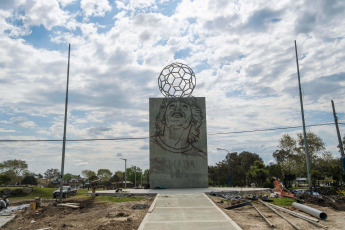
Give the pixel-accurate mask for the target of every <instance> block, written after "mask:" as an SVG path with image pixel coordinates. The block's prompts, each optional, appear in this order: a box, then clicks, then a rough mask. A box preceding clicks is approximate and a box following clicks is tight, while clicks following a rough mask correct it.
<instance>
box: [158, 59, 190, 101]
mask: <svg viewBox="0 0 345 230" xmlns="http://www.w3.org/2000/svg"><path fill="white" fill-rule="evenodd" d="M195 85H196V78H195V74H194V72H193V70H192V69H191V68H190V67H189V66H187V65H185V64H182V63H172V64H170V65H168V66H166V67H165V68H164V69H163V70H162V72H161V73H160V75H159V77H158V87H159V90H160V91H161V93H162V94H163V95H164V96H165V97H190V96H192V93H193V90H194V88H195Z"/></svg>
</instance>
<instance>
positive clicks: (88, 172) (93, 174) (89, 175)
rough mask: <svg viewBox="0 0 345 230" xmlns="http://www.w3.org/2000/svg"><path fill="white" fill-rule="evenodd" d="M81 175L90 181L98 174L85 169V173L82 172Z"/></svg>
mask: <svg viewBox="0 0 345 230" xmlns="http://www.w3.org/2000/svg"><path fill="white" fill-rule="evenodd" d="M81 174H83V175H84V176H85V177H86V178H88V179H90V178H91V177H92V176H96V173H95V172H94V171H92V170H89V169H84V170H83V171H81Z"/></svg>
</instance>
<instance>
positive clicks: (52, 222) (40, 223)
mask: <svg viewBox="0 0 345 230" xmlns="http://www.w3.org/2000/svg"><path fill="white" fill-rule="evenodd" d="M171 191H174V190H170V191H168V190H162V191H157V193H159V194H163V195H166V194H167V193H171ZM183 191H184V190H182V192H181V190H176V191H174V193H176V194H184V192H183ZM190 192H191V191H190V190H188V193H190ZM195 192H198V193H202V191H199V190H195ZM207 192H209V191H207ZM325 193H326V191H325ZM325 195H326V194H325ZM132 196H135V197H140V198H142V199H141V200H134V201H127V202H120V203H114V202H104V201H100V200H99V199H96V200H95V199H93V198H91V197H79V198H77V197H71V198H68V199H66V200H65V202H69V203H80V208H77V209H73V208H71V207H59V206H57V205H56V201H55V200H54V199H46V200H43V201H42V205H41V207H40V208H39V209H38V210H33V209H32V208H28V209H25V210H19V211H16V212H15V215H16V217H15V218H14V219H13V220H12V221H10V222H9V223H7V224H6V225H5V226H3V228H2V229H120V230H122V229H138V227H139V226H140V224H141V222H142V220H143V219H144V217H145V215H146V213H147V211H148V209H149V207H150V205H151V204H152V202H153V201H154V198H155V196H152V195H151V196H150V195H142V194H140V195H139V194H132ZM208 197H209V198H210V199H211V200H212V201H213V202H214V203H215V204H216V205H217V206H218V207H219V208H220V209H221V210H222V211H223V212H224V213H226V214H227V215H228V216H229V217H230V218H231V219H232V220H233V221H234V222H235V223H236V224H237V225H239V226H240V227H241V228H242V229H271V228H270V227H269V226H268V224H267V223H266V222H265V221H264V220H263V218H262V217H261V216H260V215H259V214H258V213H257V212H256V210H255V209H254V208H253V207H252V206H251V205H247V206H243V207H239V208H235V209H232V210H227V209H225V208H226V207H229V206H230V205H231V203H230V202H228V201H225V199H224V198H223V197H220V196H211V195H208ZM327 197H329V198H331V199H320V198H318V197H316V196H310V195H304V196H301V197H300V198H301V199H303V200H304V201H305V203H304V204H306V205H308V206H310V207H313V208H316V209H319V210H321V211H324V212H325V213H326V214H327V216H328V218H327V220H325V221H320V222H319V223H320V224H322V225H325V226H327V227H328V229H344V226H345V218H344V216H345V198H344V196H343V195H339V194H333V195H332V194H327ZM332 199H333V200H332ZM11 201H12V202H13V201H14V204H12V205H19V204H24V203H26V204H28V203H29V202H30V201H32V200H26V201H23V200H21V201H17V200H15V199H12V200H11ZM333 201H334V202H333ZM137 204H140V205H141V206H142V207H143V208H142V209H133V206H134V205H137ZM253 204H254V205H255V206H256V207H257V208H258V209H259V210H260V211H261V212H262V213H263V214H264V215H265V216H266V217H267V219H268V220H269V221H270V222H272V223H273V224H274V225H275V226H276V229H294V228H293V227H292V226H291V225H290V224H289V223H287V222H286V221H285V220H284V219H282V218H281V217H279V216H278V215H276V214H275V213H274V212H273V211H271V210H270V209H268V208H267V207H265V206H263V205H262V204H261V203H259V202H257V201H253ZM140 205H139V206H140ZM287 208H288V209H290V210H292V211H296V212H298V213H302V214H305V213H303V212H301V211H298V210H296V209H294V208H292V207H291V206H289V207H287ZM283 215H284V216H286V217H287V218H288V219H290V220H291V221H292V222H294V223H295V224H296V225H297V226H299V227H300V228H301V229H320V228H319V227H316V226H314V225H312V224H310V223H308V222H306V221H304V220H302V219H298V218H295V217H293V216H291V215H289V214H286V213H283ZM305 215H308V214H305Z"/></svg>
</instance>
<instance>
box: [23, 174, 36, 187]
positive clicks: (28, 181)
mask: <svg viewBox="0 0 345 230" xmlns="http://www.w3.org/2000/svg"><path fill="white" fill-rule="evenodd" d="M22 184H29V185H37V180H36V178H35V177H34V176H33V175H28V176H25V177H24V178H23V179H22Z"/></svg>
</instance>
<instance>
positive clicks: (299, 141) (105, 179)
mask: <svg viewBox="0 0 345 230" xmlns="http://www.w3.org/2000/svg"><path fill="white" fill-rule="evenodd" d="M307 142H308V149H309V156H310V166H311V177H312V184H313V185H314V186H317V184H316V183H317V181H319V180H324V179H330V180H333V182H334V184H335V185H339V184H340V182H344V181H345V176H344V170H343V168H342V162H341V158H340V154H339V157H334V156H333V154H332V153H331V152H329V151H327V149H326V144H325V143H324V141H323V140H322V139H321V138H320V137H318V136H317V135H316V134H315V133H312V132H308V133H307ZM343 144H345V137H344V141H343ZM277 147H278V149H277V150H276V151H274V152H273V153H272V156H273V158H274V159H275V162H274V163H270V164H268V165H265V164H264V161H263V160H262V158H261V157H260V155H259V154H257V153H252V152H248V151H243V152H241V153H237V152H233V153H230V154H229V157H228V159H224V160H222V161H220V162H218V163H216V165H214V166H209V167H208V174H209V185H210V186H238V187H245V186H251V185H252V184H255V185H256V186H259V187H271V186H272V180H273V179H274V178H278V179H280V180H281V181H282V182H283V183H284V185H285V186H286V187H287V188H290V187H291V186H292V183H293V181H294V180H295V179H296V178H298V177H305V178H306V177H307V169H306V157H305V152H304V149H305V148H304V138H303V135H302V134H301V133H299V134H297V136H296V137H293V136H291V135H289V134H284V135H283V136H282V137H281V139H280V140H279V144H278V146H277ZM149 173H150V171H149V170H148V169H146V170H145V171H143V170H142V169H141V168H139V167H136V166H131V167H129V168H127V169H126V177H127V178H126V181H129V182H132V183H133V185H139V184H149ZM81 174H82V175H83V176H84V177H85V178H86V179H88V180H89V181H91V182H92V181H98V183H99V184H103V185H104V186H109V185H110V184H113V183H117V182H123V181H124V180H125V172H123V171H120V170H118V171H115V172H111V171H110V170H109V169H98V170H97V172H96V171H93V170H90V169H85V170H83V171H82V172H81ZM60 177H61V174H60V171H59V170H58V169H54V168H51V169H47V170H46V171H45V173H44V174H43V175H41V174H35V173H34V172H30V171H29V170H28V164H27V163H26V162H25V161H23V160H19V159H14V160H6V161H3V162H1V163H0V185H8V184H32V185H37V180H36V179H37V178H46V179H59V178H60ZM73 177H79V175H73V174H71V173H66V174H64V178H63V179H64V181H68V180H70V179H72V178H73Z"/></svg>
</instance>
